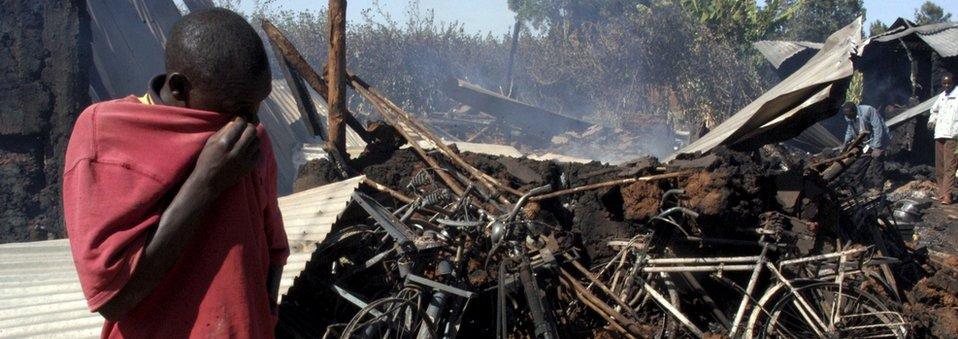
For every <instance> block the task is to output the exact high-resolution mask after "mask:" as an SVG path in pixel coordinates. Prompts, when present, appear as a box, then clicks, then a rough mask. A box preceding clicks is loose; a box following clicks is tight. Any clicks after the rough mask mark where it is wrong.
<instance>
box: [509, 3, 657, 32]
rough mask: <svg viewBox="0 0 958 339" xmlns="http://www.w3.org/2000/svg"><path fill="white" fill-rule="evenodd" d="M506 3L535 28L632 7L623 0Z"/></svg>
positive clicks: (566, 25) (572, 24) (571, 24)
mask: <svg viewBox="0 0 958 339" xmlns="http://www.w3.org/2000/svg"><path fill="white" fill-rule="evenodd" d="M647 1H648V0H646V1H639V2H646V3H647ZM508 4H509V9H510V10H512V11H513V12H515V13H516V16H518V18H519V20H522V21H524V22H526V23H528V24H530V25H531V26H532V27H534V28H536V29H543V30H563V31H568V30H570V29H575V28H577V27H578V26H580V25H582V24H584V23H590V22H597V21H601V20H605V19H607V18H610V17H616V16H620V15H623V14H625V13H627V12H628V11H634V10H635V2H634V1H625V0H508Z"/></svg>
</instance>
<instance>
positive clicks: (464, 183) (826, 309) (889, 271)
mask: <svg viewBox="0 0 958 339" xmlns="http://www.w3.org/2000/svg"><path fill="white" fill-rule="evenodd" d="M856 25H857V26H856ZM846 29H847V32H844V33H843V32H842V31H839V32H837V33H836V34H835V35H833V37H831V38H829V41H828V42H826V43H825V44H824V46H823V48H822V51H821V52H819V53H818V54H817V55H816V56H815V57H813V58H812V60H811V61H809V62H808V64H806V66H805V67H811V68H814V66H815V64H816V63H821V64H827V63H832V62H833V61H835V60H845V61H846V62H847V60H848V59H849V58H848V56H849V55H848V54H849V53H850V51H851V49H852V47H850V46H848V45H851V44H848V45H846V44H845V43H847V42H848V41H849V39H850V38H849V37H852V36H853V34H852V33H851V32H856V33H855V34H858V33H857V31H860V22H857V23H855V24H852V25H850V26H849V27H847V28H846ZM264 30H265V31H266V32H267V34H268V36H269V37H270V40H271V41H272V45H273V46H277V47H276V52H277V54H278V56H280V57H281V58H280V59H281V60H285V65H286V66H288V69H287V70H288V71H287V72H285V75H286V76H287V80H288V81H290V82H291V83H292V84H293V85H296V86H298V87H299V88H305V87H304V86H305V85H309V86H311V87H313V88H314V89H315V90H316V91H317V92H318V93H326V90H327V89H326V88H324V86H326V83H325V81H324V80H323V79H322V77H320V76H319V75H318V74H320V73H318V72H316V71H314V70H312V69H311V68H310V67H309V66H308V65H307V64H306V63H305V61H303V59H302V58H301V57H299V55H298V52H296V51H295V49H294V48H293V47H292V45H291V44H289V43H288V42H284V41H285V39H284V38H283V37H282V34H281V33H280V32H279V31H278V30H277V29H275V27H273V26H272V25H270V24H269V23H268V22H266V23H264ZM843 34H844V35H843ZM859 39H860V38H859ZM816 58H817V59H816ZM848 63H849V65H844V66H842V67H840V70H839V71H838V72H835V70H834V69H830V70H829V72H830V73H829V75H828V76H823V77H818V78H815V77H812V78H814V79H817V80H812V81H811V82H810V83H809V82H808V81H806V82H804V83H803V82H801V81H805V80H807V79H808V78H809V77H798V78H801V79H792V80H789V79H786V80H785V81H783V83H787V84H786V85H784V87H788V88H790V89H791V90H792V91H791V92H788V91H786V90H783V89H779V88H778V87H776V88H773V89H772V90H771V91H770V93H771V94H770V95H768V97H766V96H763V98H764V99H763V98H760V99H759V101H760V102H759V104H756V105H750V107H751V108H749V107H746V109H743V111H742V112H739V113H738V114H736V116H737V117H744V119H736V118H735V117H733V118H730V119H729V120H730V122H729V123H728V124H726V123H723V124H722V125H719V126H718V127H716V128H715V129H714V130H713V131H712V132H711V133H709V134H705V135H704V136H703V137H702V138H700V139H699V141H697V142H695V143H692V144H691V145H690V147H689V148H688V149H687V150H691V151H689V152H678V153H677V154H676V156H674V157H673V158H671V159H668V161H659V160H658V159H656V158H652V157H643V158H638V159H636V160H633V161H629V162H624V163H621V164H618V165H609V164H603V163H598V162H589V163H563V162H554V161H538V160H532V159H528V158H514V157H506V156H494V155H486V154H477V153H467V152H460V151H459V150H458V149H457V148H456V146H454V145H449V144H447V143H446V142H445V141H444V140H442V139H441V138H440V137H438V136H437V133H436V132H435V131H434V130H433V129H432V128H431V127H430V126H427V124H426V123H424V122H423V121H422V120H420V119H419V118H418V117H416V116H414V115H412V114H409V113H408V112H406V111H404V110H403V109H402V108H401V107H400V106H398V105H396V104H395V103H393V102H392V101H390V99H389V98H388V97H387V96H386V95H385V94H384V93H382V92H380V91H378V90H377V89H376V88H375V87H374V86H373V85H371V84H369V83H366V82H365V81H363V80H362V78H360V76H359V75H357V74H355V73H352V72H351V71H349V70H344V73H345V80H346V84H347V85H348V86H349V87H351V88H352V89H353V90H355V91H356V92H357V93H359V95H361V96H362V97H363V98H364V99H365V100H367V101H368V102H370V103H371V105H372V107H374V108H375V109H376V113H378V115H379V116H380V117H381V118H382V120H383V121H381V122H376V123H372V124H369V125H368V126H362V125H359V123H358V122H356V121H355V118H354V117H353V116H352V113H351V112H348V111H345V110H344V111H342V112H340V115H341V116H342V118H343V119H344V121H345V122H346V123H347V124H348V125H349V126H350V127H351V128H354V129H357V132H359V134H360V135H361V136H362V137H363V139H364V141H366V142H367V143H368V145H367V147H366V149H365V151H364V152H363V153H362V154H360V155H358V156H356V157H353V158H350V157H349V156H347V155H344V154H335V152H330V156H328V157H326V158H324V159H319V160H313V161H311V162H309V163H307V164H306V165H305V166H303V167H302V168H301V169H300V173H299V178H298V179H297V182H296V183H295V187H296V189H297V190H306V189H310V188H312V187H316V186H321V185H324V184H327V183H332V182H336V181H340V180H344V179H347V178H351V177H354V176H357V175H363V176H364V178H363V181H362V184H361V185H360V187H359V189H357V190H356V191H354V192H352V195H351V202H350V205H349V207H347V208H346V210H345V211H344V212H343V213H342V215H340V216H339V217H338V219H337V221H336V222H335V223H334V224H333V227H332V229H331V230H329V233H328V234H327V235H326V237H325V239H324V240H323V241H322V242H321V243H318V244H316V248H315V251H314V253H313V256H312V259H311V261H310V262H309V264H308V265H307V267H306V269H305V271H303V272H302V274H301V275H300V276H299V277H298V278H297V280H296V282H295V284H294V285H293V287H292V288H291V289H290V290H289V292H288V293H287V294H286V296H285V297H284V298H283V303H282V304H281V307H280V317H279V319H280V321H279V327H278V331H279V334H281V335H283V336H288V337H328V338H336V337H339V338H352V337H369V338H380V337H393V338H411V337H416V338H437V337H442V338H454V337H464V338H471V337H481V338H490V337H500V338H506V337H516V338H522V337H536V338H559V337H611V338H619V337H622V338H650V337H657V338H666V337H668V338H672V337H734V338H740V337H750V338H751V337H776V338H779V337H786V338H806V337H849V338H866V337H875V338H877V337H893V338H905V337H915V336H917V337H929V336H931V337H948V336H951V335H953V334H954V333H956V331H958V311H956V308H955V307H956V306H958V301H956V299H955V295H956V293H958V271H956V269H958V260H956V259H955V257H953V256H950V255H948V254H943V253H939V252H935V251H929V250H928V249H927V247H923V246H921V245H922V244H921V243H920V242H916V241H915V240H914V239H913V235H912V233H913V232H912V231H913V227H914V225H915V223H916V222H918V220H917V218H918V217H917V216H918V215H920V213H919V212H918V210H919V209H920V208H921V207H922V203H921V202H916V201H914V199H917V198H916V192H923V190H922V187H920V184H915V185H912V186H911V187H910V188H908V189H904V190H898V191H896V192H895V194H889V192H886V190H885V188H884V186H883V185H884V183H883V182H882V183H880V184H879V185H877V186H874V185H872V186H869V184H868V183H867V181H868V180H867V179H868V178H863V176H864V173H866V172H867V171H865V170H864V169H863V168H864V167H867V166H868V165H867V163H868V162H869V159H868V157H866V156H864V153H865V152H864V151H863V147H862V145H861V144H862V140H863V138H859V139H857V140H856V141H855V142H853V143H851V144H849V145H847V146H845V147H842V148H839V149H837V150H835V151H833V152H831V153H822V154H816V155H808V154H807V153H805V152H801V151H798V150H796V149H794V148H791V147H789V146H783V145H781V144H779V143H778V142H780V141H784V140H773V139H774V138H773V137H770V136H769V134H770V133H771V134H783V133H780V132H782V131H786V130H787V131H792V130H798V131H801V130H805V129H806V128H807V127H809V126H812V125H814V123H815V122H816V121H818V120H821V118H822V117H823V114H826V112H827V111H830V110H831V111H834V108H836V107H837V105H838V104H839V102H838V101H837V100H841V98H838V95H837V93H844V88H845V87H846V86H847V81H848V77H849V76H850V74H851V65H850V62H848ZM839 64H840V65H841V63H839ZM809 65H811V66H809ZM845 66H847V68H846V67H845ZM805 67H803V68H802V69H800V70H799V71H798V72H814V71H815V70H814V69H812V70H810V71H809V70H804V71H803V69H805ZM806 74H808V73H806ZM802 79H805V80H802ZM450 86H453V85H450ZM290 87H295V86H290ZM453 87H454V89H453V90H451V91H450V96H453V97H458V98H459V100H461V101H463V102H464V103H465V104H468V105H470V106H472V107H478V108H481V109H484V110H486V111H496V112H499V111H519V112H523V114H528V115H549V114H554V113H550V112H547V111H543V110H538V109H536V108H535V107H531V106H528V105H524V104H522V103H519V102H514V101H510V99H508V98H503V97H502V96H501V95H497V94H495V93H486V92H488V91H485V92H484V91H483V90H477V89H475V88H471V87H470V85H469V84H467V83H463V82H461V81H460V82H457V83H456V84H455V85H454V86H453ZM796 88H799V90H795V89H796ZM776 91H778V92H776ZM490 97H492V99H491V100H480V99H482V98H485V99H488V98H490ZM783 97H784V98H786V99H782V98H783ZM300 100H308V99H303V97H302V96H301V97H300ZM762 100H764V101H763V102H764V104H763V102H762ZM483 105H486V106H483ZM497 105H498V106H497ZM302 106H308V105H302ZM493 106H497V107H506V108H502V109H500V108H496V107H493ZM753 106H754V107H753ZM523 114H515V115H512V116H504V117H503V118H502V120H501V121H500V123H507V124H515V125H518V126H523V124H524V122H523V121H522V119H523ZM784 115H788V117H789V118H788V119H779V117H782V116H784ZM315 118H316V117H307V119H315ZM552 118H553V119H555V120H556V121H564V122H565V123H564V124H562V126H558V125H556V126H532V127H528V128H531V130H532V131H533V132H532V133H539V134H543V135H546V134H552V133H556V131H554V129H562V130H564V131H571V132H573V133H581V132H582V131H583V130H584V129H588V126H586V125H582V124H580V123H579V122H578V121H577V120H575V119H571V118H570V119H563V118H561V117H559V116H557V115H555V116H552ZM311 121H312V120H311ZM736 121H738V122H736ZM736 123H739V125H734V124H736ZM313 126H315V127H314V130H316V131H317V132H316V133H317V134H319V133H321V132H320V131H319V130H320V129H321V127H320V124H313ZM359 130H361V131H359ZM729 131H730V132H729ZM797 134H798V133H795V132H789V133H784V134H783V135H789V136H788V138H791V137H793V136H795V135H797ZM863 137H864V136H863ZM895 166H898V167H895ZM895 166H890V167H891V168H890V169H889V171H890V172H892V173H899V175H901V176H902V177H913V175H912V174H913V173H912V172H909V171H921V170H920V168H919V169H916V168H918V167H915V166H912V165H909V164H903V165H895ZM924 205H927V204H924Z"/></svg>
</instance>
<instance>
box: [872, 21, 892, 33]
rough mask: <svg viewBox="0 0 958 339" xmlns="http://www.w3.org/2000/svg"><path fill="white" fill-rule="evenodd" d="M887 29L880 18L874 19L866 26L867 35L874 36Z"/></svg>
mask: <svg viewBox="0 0 958 339" xmlns="http://www.w3.org/2000/svg"><path fill="white" fill-rule="evenodd" d="M887 31H888V25H886V24H885V23H884V22H881V20H875V21H873V22H872V23H871V25H869V26H868V36H876V35H879V34H882V33H885V32H887Z"/></svg>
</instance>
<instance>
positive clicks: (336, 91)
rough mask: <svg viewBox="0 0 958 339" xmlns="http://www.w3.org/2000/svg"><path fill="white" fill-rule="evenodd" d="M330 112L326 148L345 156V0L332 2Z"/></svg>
mask: <svg viewBox="0 0 958 339" xmlns="http://www.w3.org/2000/svg"><path fill="white" fill-rule="evenodd" d="M327 63H328V64H329V73H328V74H326V80H327V81H328V82H329V100H328V103H329V110H328V111H327V113H326V118H327V119H326V121H327V126H328V129H329V130H328V136H329V140H326V147H327V148H328V149H329V150H330V151H332V152H337V153H339V154H340V155H342V156H343V157H344V158H347V159H348V157H349V156H348V155H347V154H346V125H343V116H344V115H345V114H346V0H329V56H328V61H327Z"/></svg>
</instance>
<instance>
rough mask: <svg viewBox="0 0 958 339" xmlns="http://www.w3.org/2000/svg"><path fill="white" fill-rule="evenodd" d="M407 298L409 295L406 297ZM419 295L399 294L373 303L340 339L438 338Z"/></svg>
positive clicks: (354, 319) (361, 311)
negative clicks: (423, 336)
mask: <svg viewBox="0 0 958 339" xmlns="http://www.w3.org/2000/svg"><path fill="white" fill-rule="evenodd" d="M404 294H406V295H404ZM417 295H418V292H412V293H402V292H401V293H399V295H397V297H388V298H383V299H379V300H376V301H374V302H371V303H369V305H368V306H366V307H365V308H363V309H362V310H360V311H359V312H357V313H356V315H355V316H353V319H352V320H350V322H349V323H348V324H346V326H345V328H344V329H343V331H342V333H341V335H340V338H341V339H348V338H396V339H404V338H413V337H416V336H417V335H419V334H423V335H425V337H426V338H436V331H435V328H433V324H432V322H431V321H430V320H429V318H428V317H427V316H426V314H425V312H424V311H423V309H422V308H421V307H419V304H418V302H417V300H416V299H417Z"/></svg>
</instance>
